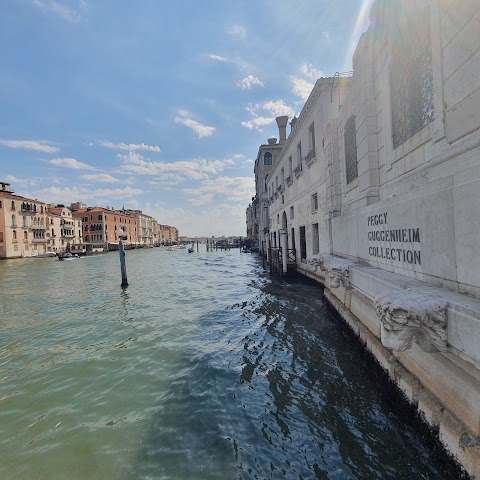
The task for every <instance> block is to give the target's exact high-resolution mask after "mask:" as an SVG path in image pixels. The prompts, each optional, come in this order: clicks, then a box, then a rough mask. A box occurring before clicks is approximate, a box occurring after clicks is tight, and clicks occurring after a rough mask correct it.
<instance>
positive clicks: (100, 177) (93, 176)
mask: <svg viewBox="0 0 480 480" xmlns="http://www.w3.org/2000/svg"><path fill="white" fill-rule="evenodd" d="M80 178H82V179H84V180H89V181H92V182H102V183H117V182H120V180H119V179H118V178H115V177H112V176H111V175H108V174H107V173H87V174H85V175H80Z"/></svg>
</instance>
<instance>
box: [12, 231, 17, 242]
mask: <svg viewBox="0 0 480 480" xmlns="http://www.w3.org/2000/svg"><path fill="white" fill-rule="evenodd" d="M16 239H17V231H16V230H14V231H13V240H16Z"/></svg>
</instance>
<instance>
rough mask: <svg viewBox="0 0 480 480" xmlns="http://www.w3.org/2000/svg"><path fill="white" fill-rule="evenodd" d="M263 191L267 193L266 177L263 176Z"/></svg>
mask: <svg viewBox="0 0 480 480" xmlns="http://www.w3.org/2000/svg"><path fill="white" fill-rule="evenodd" d="M263 191H264V192H268V175H265V178H264V180H263Z"/></svg>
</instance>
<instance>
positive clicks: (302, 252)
mask: <svg viewBox="0 0 480 480" xmlns="http://www.w3.org/2000/svg"><path fill="white" fill-rule="evenodd" d="M306 258H307V238H306V236H305V227H300V259H301V260H306Z"/></svg>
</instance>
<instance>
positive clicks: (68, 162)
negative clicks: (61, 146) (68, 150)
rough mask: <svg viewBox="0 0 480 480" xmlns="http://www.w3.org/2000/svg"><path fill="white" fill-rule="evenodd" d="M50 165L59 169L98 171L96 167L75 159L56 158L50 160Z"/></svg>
mask: <svg viewBox="0 0 480 480" xmlns="http://www.w3.org/2000/svg"><path fill="white" fill-rule="evenodd" d="M48 163H51V164H52V165H56V166H57V167H65V168H73V169H75V170H96V168H95V167H92V166H91V165H87V164H86V163H83V162H79V161H78V160H75V159H74V158H54V159H52V160H49V161H48Z"/></svg>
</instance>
